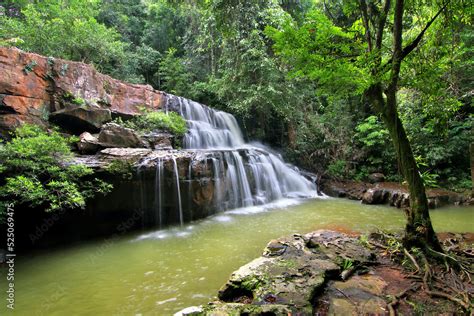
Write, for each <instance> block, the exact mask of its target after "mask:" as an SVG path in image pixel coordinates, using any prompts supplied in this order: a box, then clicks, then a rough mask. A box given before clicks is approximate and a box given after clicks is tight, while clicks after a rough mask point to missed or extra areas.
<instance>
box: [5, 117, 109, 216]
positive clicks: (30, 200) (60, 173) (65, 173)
mask: <svg viewBox="0 0 474 316" xmlns="http://www.w3.org/2000/svg"><path fill="white" fill-rule="evenodd" d="M76 141H77V139H76V137H64V136H62V135H61V134H60V133H58V132H57V131H49V132H46V131H44V130H43V129H41V128H40V127H39V126H35V125H23V126H21V127H19V128H17V129H16V130H15V133H14V137H13V139H12V140H11V141H10V142H7V143H5V144H1V145H0V161H1V168H0V179H1V180H0V185H1V186H0V197H1V198H2V199H4V200H7V201H8V202H11V203H15V204H25V205H29V206H32V207H44V208H45V209H46V211H58V210H62V209H71V208H84V207H85V205H86V199H88V198H90V197H92V196H93V195H94V194H96V193H102V194H106V193H108V192H109V191H110V190H111V188H112V186H111V185H110V184H108V183H105V182H103V181H101V180H99V179H96V178H93V177H92V174H93V170H92V169H91V168H89V167H87V166H85V165H77V164H71V163H70V159H71V158H72V153H71V149H70V144H71V143H73V142H76ZM4 205H5V203H3V205H2V207H3V206H4ZM3 211H4V210H2V209H0V215H1V214H2V213H3Z"/></svg>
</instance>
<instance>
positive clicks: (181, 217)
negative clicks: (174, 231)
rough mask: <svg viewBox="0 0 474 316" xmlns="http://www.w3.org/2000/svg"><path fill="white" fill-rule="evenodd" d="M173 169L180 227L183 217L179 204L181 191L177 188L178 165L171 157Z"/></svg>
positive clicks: (181, 207)
mask: <svg viewBox="0 0 474 316" xmlns="http://www.w3.org/2000/svg"><path fill="white" fill-rule="evenodd" d="M172 159H173V168H174V174H175V177H176V192H177V194H178V196H177V198H178V211H179V223H180V224H181V226H183V224H184V217H183V206H182V204H181V190H180V187H179V173H178V164H177V163H176V158H175V157H173V158H172Z"/></svg>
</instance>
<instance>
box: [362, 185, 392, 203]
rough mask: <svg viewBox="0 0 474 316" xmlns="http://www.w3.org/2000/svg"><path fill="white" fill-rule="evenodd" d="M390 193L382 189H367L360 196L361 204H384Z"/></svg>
mask: <svg viewBox="0 0 474 316" xmlns="http://www.w3.org/2000/svg"><path fill="white" fill-rule="evenodd" d="M389 195H390V193H389V192H388V191H385V190H384V189H379V188H372V189H368V190H367V191H366V192H365V193H364V194H363V195H362V203H364V204H384V203H386V202H387V200H388V197H389Z"/></svg>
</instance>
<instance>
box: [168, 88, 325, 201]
mask: <svg viewBox="0 0 474 316" xmlns="http://www.w3.org/2000/svg"><path fill="white" fill-rule="evenodd" d="M172 98H176V99H177V104H178V106H177V110H178V111H179V112H180V114H181V115H182V116H183V117H184V118H185V119H186V121H187V125H188V132H187V134H186V135H185V137H184V141H183V145H184V148H186V149H194V150H212V151H215V152H224V154H223V155H219V154H215V155H214V157H213V158H212V159H211V161H212V163H213V165H214V166H213V170H214V183H215V186H216V188H217V191H220V190H219V189H220V188H221V186H224V187H225V192H227V197H228V201H224V197H222V196H218V194H215V198H216V199H217V201H216V203H217V204H220V207H221V208H227V207H226V205H227V206H228V207H230V208H232V207H242V206H244V207H245V206H252V205H258V204H265V203H268V202H270V201H273V200H277V199H280V198H283V197H310V196H314V195H315V194H316V185H315V184H314V183H313V182H311V181H309V180H308V179H306V178H305V177H303V176H302V175H301V174H300V173H299V172H298V171H297V170H296V168H294V167H292V166H289V165H287V164H286V163H285V162H284V161H283V160H282V159H281V158H280V157H278V156H277V155H275V154H272V153H271V152H270V151H268V150H267V149H266V148H265V147H264V146H262V145H260V144H253V145H250V144H246V143H245V142H244V139H243V136H242V131H241V130H240V128H239V125H238V123H237V120H236V119H235V117H234V116H233V115H232V114H229V113H226V112H223V111H217V110H214V109H211V108H209V107H207V106H205V105H202V104H200V103H197V102H194V101H191V100H188V99H185V98H181V97H176V96H172ZM216 164H217V165H216ZM224 166H226V168H227V170H226V171H225V172H224V170H222V169H223V168H224ZM223 175H225V177H226V179H221V177H222V176H223ZM226 202H228V203H226Z"/></svg>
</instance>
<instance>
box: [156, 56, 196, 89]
mask: <svg viewBox="0 0 474 316" xmlns="http://www.w3.org/2000/svg"><path fill="white" fill-rule="evenodd" d="M176 52H177V50H176V49H175V48H170V49H169V50H168V51H167V53H166V55H165V57H164V58H163V59H162V60H161V62H160V76H161V79H162V81H163V82H162V87H163V89H164V90H166V91H168V92H170V93H173V94H176V95H184V96H186V95H188V94H189V90H190V89H191V85H190V82H191V76H190V74H189V73H188V72H187V70H186V68H185V65H184V60H183V59H182V58H179V57H176Z"/></svg>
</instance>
